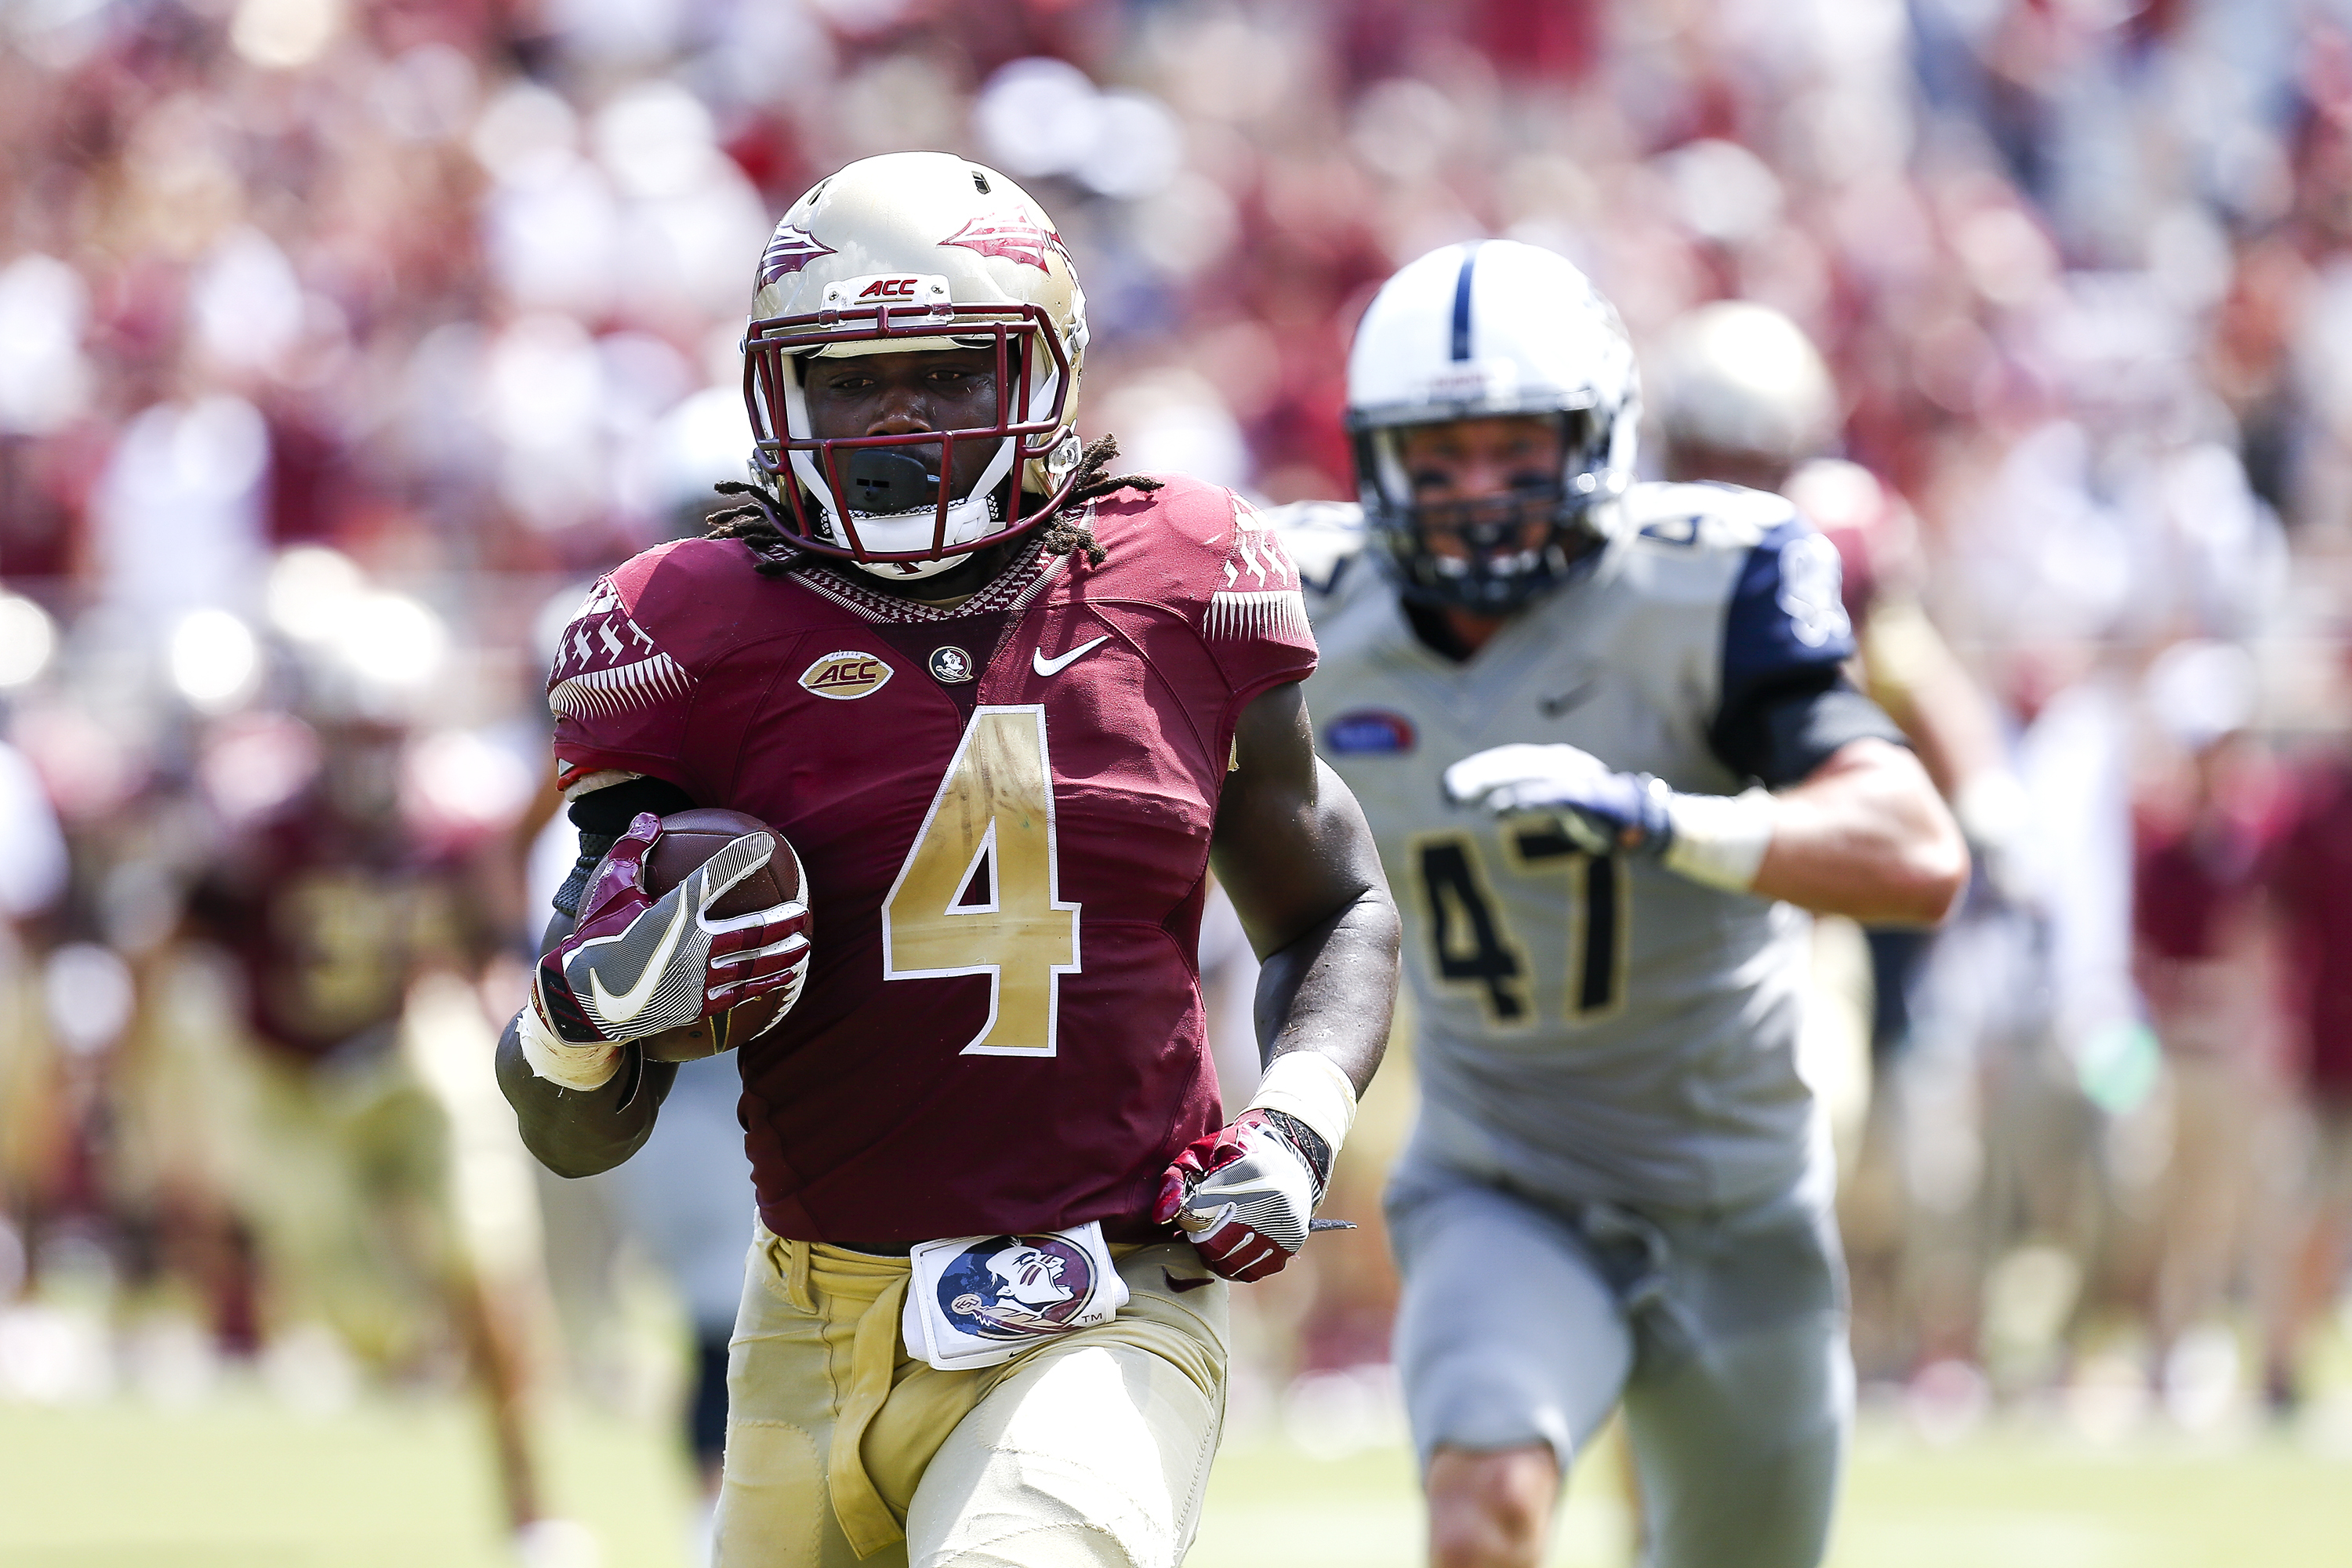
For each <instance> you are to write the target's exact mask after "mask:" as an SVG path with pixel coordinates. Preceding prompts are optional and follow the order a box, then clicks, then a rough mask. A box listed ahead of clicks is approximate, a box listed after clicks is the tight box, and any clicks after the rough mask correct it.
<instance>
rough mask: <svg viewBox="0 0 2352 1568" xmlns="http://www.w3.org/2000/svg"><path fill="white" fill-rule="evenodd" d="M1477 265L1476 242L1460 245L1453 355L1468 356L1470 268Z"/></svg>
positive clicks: (1455, 283)
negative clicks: (1460, 266)
mask: <svg viewBox="0 0 2352 1568" xmlns="http://www.w3.org/2000/svg"><path fill="white" fill-rule="evenodd" d="M1476 265H1478V244H1477V241H1475V240H1473V241H1471V242H1470V243H1469V244H1468V245H1465V246H1464V247H1462V270H1461V272H1460V273H1459V274H1457V275H1456V276H1455V278H1454V358H1455V359H1456V360H1457V361H1458V360H1466V359H1468V358H1469V357H1470V269H1471V268H1473V267H1475V266H1476Z"/></svg>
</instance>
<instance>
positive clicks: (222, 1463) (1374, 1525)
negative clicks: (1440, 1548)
mask: <svg viewBox="0 0 2352 1568" xmlns="http://www.w3.org/2000/svg"><path fill="white" fill-rule="evenodd" d="M551 1439H552V1452H551V1468H552V1471H553V1475H552V1478H551V1486H552V1490H553V1492H554V1501H555V1503H556V1505H557V1506H558V1507H559V1508H560V1509H562V1510H563V1511H565V1512H567V1513H570V1514H571V1515H572V1516H573V1517H576V1518H578V1519H580V1520H583V1521H585V1522H586V1523H588V1524H589V1525H590V1526H592V1527H593V1530H594V1531H595V1532H596V1533H597V1535H598V1537H599V1538H600V1540H601V1542H602V1543H603V1549H604V1564H605V1568H685V1559H686V1545H685V1542H686V1534H687V1532H686V1523H685V1510H686V1497H687V1482H686V1478H685V1476H684V1473H683V1470H682V1467H680V1466H679V1465H678V1464H677V1461H676V1460H675V1459H674V1458H672V1457H671V1456H670V1454H669V1452H668V1450H667V1447H666V1446H665V1445H664V1443H663V1442H662V1441H661V1438H660V1436H659V1435H657V1434H655V1433H652V1432H648V1431H646V1429H644V1428H643V1427H641V1426H635V1425H631V1424H628V1423H625V1422H623V1421H621V1420H619V1419H617V1418H616V1417H614V1416H611V1415H601V1414H583V1415H575V1416H573V1417H572V1418H570V1419H566V1420H563V1421H561V1422H557V1423H552V1424H551ZM486 1452H487V1449H486V1445H485V1441H484V1438H483V1435H482V1432H481V1430H480V1429H479V1426H478V1423H477V1421H476V1419H475V1417H474V1415H473V1414H472V1412H471V1410H470V1409H469V1408H467V1406H464V1405H459V1404H457V1403H454V1402H451V1401H447V1400H443V1399H438V1398H434V1399H419V1400H415V1401H411V1402H396V1401H374V1402H371V1403H368V1404H366V1405H362V1406H360V1407H358V1408H356V1409H353V1410H350V1411H347V1412H344V1413H342V1414H340V1415H332V1416H304V1415H295V1414H291V1413H289V1412H287V1411H285V1410H283V1409H280V1408H278V1407H277V1406H275V1405H270V1404H268V1403H266V1402H264V1401H263V1400H261V1399H260V1398H259V1397H258V1396H257V1395H256V1396H252V1397H250V1398H247V1399H230V1400H224V1401H220V1402H216V1403H215V1404H212V1405H206V1406H205V1407H203V1408H200V1409H196V1410H190V1411H181V1412H169V1411H162V1410H157V1409H154V1408H152V1407H148V1406H143V1405H132V1404H127V1403H126V1404H108V1405H94V1406H84V1407H79V1408H71V1409H62V1410H44V1409H30V1408H24V1407H5V1406H0V1564H5V1565H7V1568H134V1565H135V1568H154V1565H157V1564H167V1565H170V1568H231V1565H235V1568H394V1565H395V1564H396V1565H399V1568H413V1565H415V1564H419V1563H431V1564H434V1565H435V1568H496V1565H498V1564H500V1563H503V1562H505V1561H506V1559H505V1554H504V1553H503V1552H502V1551H501V1550H500V1542H499V1530H498V1526H497V1510H496V1505H495V1499H494V1496H493V1493H492V1491H491V1489H490V1484H489V1479H488V1468H487V1465H486V1464H485V1462H484V1461H485V1456H486ZM1420 1538H1421V1511H1420V1505H1419V1501H1418V1500H1417V1498H1416V1496H1415V1494H1414V1489H1413V1486H1412V1471H1411V1465H1410V1461H1409V1460H1408V1459H1407V1458H1406V1457H1405V1456H1404V1455H1403V1454H1402V1453H1400V1452H1396V1451H1393V1450H1387V1449H1382V1450H1377V1451H1373V1452H1370V1453H1364V1454H1360V1455H1357V1456H1354V1457H1352V1458H1345V1459H1334V1460H1318V1459H1312V1458H1307V1457H1305V1456H1303V1455H1301V1454H1300V1453H1298V1452H1297V1450H1295V1449H1292V1448H1290V1447H1286V1446H1284V1445H1281V1444H1278V1443H1275V1442H1272V1441H1251V1440H1244V1441H1241V1442H1237V1443H1235V1444H1234V1445H1233V1446H1231V1447H1228V1449H1227V1450H1226V1452H1225V1454H1224V1456H1223V1458H1222V1459H1221V1460H1220V1462H1219V1465H1218V1468H1217V1472H1216V1477H1215V1479H1214V1482H1213V1485H1212V1488H1211V1491H1210V1498H1209V1506H1208V1513H1207V1518H1206V1521H1205V1523H1204V1525H1203V1527H1202V1534H1201V1540H1200V1542H1199V1544H1198V1545H1197V1546H1196V1547H1195V1548H1194V1550H1193V1552H1192V1558H1191V1562H1192V1563H1194V1564H1196V1565H1200V1568H1390V1565H1393V1568H1408V1565H1413V1564H1417V1563H1418V1562H1419V1542H1420ZM1625 1559H1626V1530H1625V1519H1624V1511H1623V1508H1622V1503H1621V1502H1620V1501H1619V1494H1618V1489H1617V1487H1616V1484H1615V1482H1614V1479H1613V1477H1612V1475H1611V1474H1610V1473H1609V1472H1608V1470H1607V1468H1606V1465H1605V1463H1602V1464H1596V1466H1595V1467H1594V1468H1593V1470H1592V1473H1591V1474H1581V1473H1580V1475H1579V1477H1578V1478H1577V1482H1576V1484H1575V1486H1574V1487H1573V1488H1572V1489H1571V1493H1570V1503H1569V1507H1568V1510H1567V1513H1566V1517H1565V1519H1564V1521H1563V1523H1562V1528H1561V1531H1560V1534H1559V1541H1558V1542H1557V1544H1556V1550H1555V1551H1554V1552H1553V1555H1552V1563H1553V1564H1554V1565H1555V1568H1617V1565H1619V1564H1622V1563H1624V1562H1625ZM1833 1562H1834V1563H1836V1564H1838V1565H1839V1568H1877V1565H1880V1564H1886V1565H1900V1568H2242V1565H2245V1564H2263V1565H2266V1568H2268V1565H2279V1568H2326V1565H2329V1564H2336V1563H2352V1459H2347V1458H2325V1457H2322V1455H2321V1454H2320V1453H2318V1452H2316V1451H2315V1450H2314V1449H2313V1448H2312V1447H2309V1446H2308V1445H2301V1444H2296V1443H2291V1442H2288V1441H2286V1440H2284V1439H2280V1438H2253V1439H2249V1440H2247V1441H2244V1442H2242V1443H2238V1444H2234V1445H2231V1446H2228V1447H2220V1448H2207V1449H2198V1448H2195V1447H2192V1446H2190V1445H2188V1444H2187V1443H2186V1442H2185V1441H2183V1440H2179V1439H2167V1440H2157V1439H2148V1440H2145V1441H2141V1442H2135V1443H2126V1444H2121V1445H2117V1446H2113V1447H2097V1448H2094V1447H2087V1446H2085V1445H2084V1444H2083V1443H2081V1442H2080V1441H2078V1440H2071V1439H2064V1438H2061V1437H2057V1436H2049V1435H2034V1434H2032V1433H2030V1432H2026V1431H2021V1430H2003V1429H2000V1428H1989V1429H1987V1430H1986V1431H1985V1432H1983V1433H1981V1434H1980V1435H1979V1436H1975V1437H1972V1438H1969V1439H1968V1440H1967V1441H1965V1442H1963V1443H1960V1444H1958V1445H1956V1446H1954V1447H1948V1448H1940V1449H1930V1448H1928V1447H1925V1446H1923V1445H1921V1444H1919V1443H1918V1442H1916V1440H1914V1439H1912V1438H1910V1437H1908V1436H1906V1435H1905V1434H1903V1433H1902V1432H1900V1431H1899V1430H1897V1429H1895V1428H1893V1427H1891V1426H1879V1425H1867V1426H1865V1428H1864V1434H1863V1436H1862V1439H1861V1441H1860V1442H1859V1444H1858V1445H1857V1452H1856V1454H1855V1458H1854V1464H1853V1470H1852V1475H1851V1479H1850V1482H1849V1487H1848V1492H1847V1499H1846V1503H1845V1507H1844V1510H1843V1515H1842V1518H1841V1521H1840V1525H1839V1530H1838V1544H1837V1548H1836V1552H1835V1554H1834V1557H1833Z"/></svg>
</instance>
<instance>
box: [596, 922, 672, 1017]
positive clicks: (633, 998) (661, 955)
mask: <svg viewBox="0 0 2352 1568" xmlns="http://www.w3.org/2000/svg"><path fill="white" fill-rule="evenodd" d="M686 905H687V900H684V899H680V900H678V901H677V908H676V909H675V910H671V911H670V917H669V930H667V931H664V932H662V937H661V941H660V942H657V943H656V944H655V947H654V951H653V956H652V957H650V958H648V959H646V965H645V967H644V968H643V969H641V970H639V971H638V972H637V983H636V984H635V985H632V986H630V987H629V988H628V989H627V990H626V991H624V992H622V993H621V994H619V995H617V996H616V995H614V994H613V993H612V992H610V991H607V990H605V989H604V975H603V974H601V973H598V972H597V969H596V967H595V966H594V965H593V964H592V965H590V966H589V970H588V991H589V994H591V995H592V996H593V997H594V998H595V1001H596V1014H597V1017H598V1018H599V1020H600V1021H601V1022H603V1023H604V1025H606V1026H612V1025H614V1024H625V1023H627V1022H628V1021H629V1020H630V1019H632V1018H634V1017H635V1016H637V1015H638V1014H640V1013H642V1012H644V1011H645V1010H646V1003H648V1002H650V1001H652V1000H653V999H654V987H655V986H656V985H658V984H661V977H662V972H663V971H664V970H666V969H667V968H668V967H669V958H670V954H671V953H672V952H676V951H677V942H678V938H680V937H681V936H684V935H685V934H686Z"/></svg>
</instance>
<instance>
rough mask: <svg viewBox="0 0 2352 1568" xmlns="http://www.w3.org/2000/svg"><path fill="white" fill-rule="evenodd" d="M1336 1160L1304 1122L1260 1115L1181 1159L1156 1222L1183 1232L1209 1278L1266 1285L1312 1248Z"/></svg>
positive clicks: (1190, 1148)
mask: <svg viewBox="0 0 2352 1568" xmlns="http://www.w3.org/2000/svg"><path fill="white" fill-rule="evenodd" d="M1336 1152H1337V1151H1335V1150H1334V1149H1333V1148H1332V1147H1331V1145H1330V1144H1329V1143H1328V1142H1326V1141H1325V1140H1324V1138H1323V1137H1322V1135H1321V1134H1319V1133H1318V1132H1317V1131H1315V1130H1314V1129H1313V1128H1311V1127H1309V1126H1307V1123H1306V1122H1304V1121H1300V1120H1299V1119H1298V1118H1297V1117H1296V1116H1292V1115H1290V1114H1288V1113H1287V1112H1285V1111H1281V1110H1265V1109H1262V1108H1257V1107H1253V1108H1252V1109H1250V1110H1244V1111H1243V1112H1242V1113H1241V1114H1240V1115H1239V1116H1237V1117H1235V1118H1234V1120H1233V1121H1231V1122H1230V1123H1228V1124H1227V1125H1226V1126H1224V1127H1223V1128H1220V1129H1219V1130H1218V1131H1214V1132H1212V1133H1210V1134H1209V1135H1208V1136H1206V1137H1204V1138H1197V1139H1195V1140H1193V1141H1192V1143H1191V1144H1189V1145H1187V1146H1186V1148H1185V1150H1184V1152H1182V1153H1181V1154H1179V1155H1177V1156H1176V1162H1175V1163H1173V1164H1171V1165H1170V1166H1169V1167H1168V1171H1167V1173H1166V1174H1164V1175H1163V1176H1161V1177H1160V1201H1159V1202H1158V1203H1157V1204H1155V1205H1152V1209H1151V1218H1152V1221H1153V1223H1154V1224H1158V1225H1169V1224H1173V1225H1174V1226H1176V1227H1177V1228H1178V1229H1179V1230H1181V1231H1182V1232H1183V1233H1184V1234H1185V1235H1186V1236H1187V1237H1190V1238H1191V1240H1192V1247H1193V1250H1194V1251H1196V1252H1198V1253H1199V1254H1200V1255H1201V1261H1202V1263H1205V1264H1207V1265H1208V1266H1209V1269H1210V1272H1212V1273H1214V1274H1221V1275H1223V1277H1224V1278H1226V1279H1240V1280H1250V1279H1265V1277H1266V1276H1267V1275H1269V1274H1274V1273H1277V1272H1279V1271H1280V1270H1281V1268H1282V1267H1283V1265H1285V1264H1286V1263H1288V1262H1289V1261H1290V1260H1291V1259H1292V1258H1296V1257H1297V1256H1298V1249H1299V1248H1300V1247H1304V1246H1306V1245H1307V1223H1308V1221H1309V1220H1310V1219H1311V1218H1313V1216H1314V1214H1315V1205H1317V1204H1318V1203H1321V1202H1322V1201H1323V1189H1324V1186H1325V1185H1326V1184H1328V1182H1329V1181H1330V1179H1331V1160H1332V1157H1333V1155H1334V1154H1335V1153H1336Z"/></svg>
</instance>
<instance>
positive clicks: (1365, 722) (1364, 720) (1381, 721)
mask: <svg viewBox="0 0 2352 1568" xmlns="http://www.w3.org/2000/svg"><path fill="white" fill-rule="evenodd" d="M1415 739H1417V737H1416V736H1415V735H1414V733H1413V728H1412V720H1410V719H1408V718H1406V717H1405V716H1404V715H1403V714H1402V713H1391V712H1390V711H1389V710H1387V709H1385V708H1352V709H1349V710H1348V711H1347V712H1345V713H1342V714H1340V715H1339V717H1338V718H1337V719H1334V720H1332V721H1330V722H1329V723H1328V724H1326V725H1325V726H1324V727H1323V743H1324V744H1325V745H1326V746H1328V747H1329V748H1330V750H1331V751H1332V752H1333V753H1334V754H1336V755H1339V756H1343V757H1348V756H1377V755H1381V754H1382V753H1387V754H1391V755H1393V754H1396V753H1399V752H1410V751H1412V747H1413V742H1414V741H1415Z"/></svg>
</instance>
